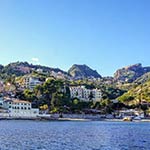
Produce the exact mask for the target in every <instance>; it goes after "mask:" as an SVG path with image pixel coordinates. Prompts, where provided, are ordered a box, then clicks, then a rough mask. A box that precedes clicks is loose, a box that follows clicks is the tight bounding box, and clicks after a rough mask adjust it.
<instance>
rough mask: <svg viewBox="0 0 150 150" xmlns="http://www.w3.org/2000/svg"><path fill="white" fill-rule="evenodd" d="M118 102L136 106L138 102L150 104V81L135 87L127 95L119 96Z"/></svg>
mask: <svg viewBox="0 0 150 150" xmlns="http://www.w3.org/2000/svg"><path fill="white" fill-rule="evenodd" d="M118 100H120V101H122V102H125V103H130V104H137V103H139V101H147V102H150V80H149V81H147V82H145V83H143V84H139V85H135V86H134V87H133V88H132V89H131V90H129V91H128V92H127V93H125V94H123V95H122V96H120V97H119V98H118Z"/></svg>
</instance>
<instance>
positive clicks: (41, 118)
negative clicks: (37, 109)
mask: <svg viewBox="0 0 150 150" xmlns="http://www.w3.org/2000/svg"><path fill="white" fill-rule="evenodd" d="M1 120H32V121H80V122H85V121H86V122H87V121H104V122H126V121H123V120H122V119H115V118H114V119H106V118H99V119H85V118H54V117H0V121H1ZM130 122H150V119H141V120H133V121H130Z"/></svg>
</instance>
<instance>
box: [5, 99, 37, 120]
mask: <svg viewBox="0 0 150 150" xmlns="http://www.w3.org/2000/svg"><path fill="white" fill-rule="evenodd" d="M3 108H4V109H7V110H8V112H9V116H10V117H36V116H38V115H39V109H35V108H32V105H31V103H30V102H28V101H23V100H18V99H6V100H4V101H3Z"/></svg>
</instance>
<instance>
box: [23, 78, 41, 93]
mask: <svg viewBox="0 0 150 150" xmlns="http://www.w3.org/2000/svg"><path fill="white" fill-rule="evenodd" d="M40 84H42V82H41V81H40V80H39V78H35V77H24V79H23V86H24V87H25V88H29V89H31V90H32V89H34V87H36V86H37V85H40Z"/></svg>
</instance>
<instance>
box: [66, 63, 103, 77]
mask: <svg viewBox="0 0 150 150" xmlns="http://www.w3.org/2000/svg"><path fill="white" fill-rule="evenodd" d="M68 74H69V75H71V76H72V77H73V78H76V79H83V78H101V75H100V74H98V72H97V71H96V70H93V69H91V68H90V67H89V66H87V65H86V64H83V65H80V64H74V65H73V66H72V67H71V68H70V69H69V70H68Z"/></svg>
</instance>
